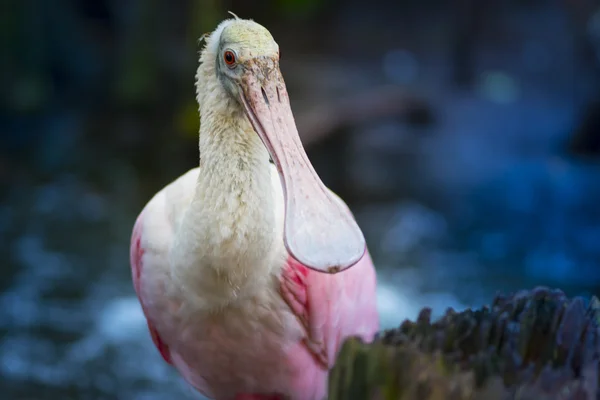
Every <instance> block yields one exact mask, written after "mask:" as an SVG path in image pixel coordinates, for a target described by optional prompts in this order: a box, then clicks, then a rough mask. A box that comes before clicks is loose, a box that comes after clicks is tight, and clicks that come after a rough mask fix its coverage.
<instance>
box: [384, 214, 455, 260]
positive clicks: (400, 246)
mask: <svg viewBox="0 0 600 400" xmlns="http://www.w3.org/2000/svg"><path fill="white" fill-rule="evenodd" d="M445 232H446V221H445V220H444V218H443V217H442V216H440V215H439V214H436V213H434V212H433V211H431V210H428V209H427V208H425V207H423V206H422V205H420V204H409V205H405V206H403V207H401V208H399V209H398V212H397V213H396V215H395V216H394V217H393V220H392V224H391V228H390V229H389V230H388V231H387V232H386V234H385V236H384V238H383V240H382V244H381V245H382V249H383V251H384V252H385V253H388V254H389V253H406V252H408V251H410V250H412V249H414V248H415V247H417V246H418V245H419V244H421V243H422V242H424V241H427V240H431V239H437V238H440V237H442V236H443V235H444V234H445Z"/></svg>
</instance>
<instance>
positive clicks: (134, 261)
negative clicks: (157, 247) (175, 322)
mask: <svg viewBox="0 0 600 400" xmlns="http://www.w3.org/2000/svg"><path fill="white" fill-rule="evenodd" d="M143 215H144V213H143V212H142V213H141V214H140V215H139V216H138V218H137V220H136V221H135V225H134V227H133V233H132V235H131V247H130V249H129V261H130V264H131V276H132V279H133V287H134V289H135V292H136V294H137V296H138V299H139V301H140V305H141V306H142V310H143V311H144V314H145V315H146V321H147V323H148V330H149V331H150V336H151V337H152V341H153V342H154V345H155V346H156V348H157V349H158V351H159V352H160V355H161V356H162V357H163V358H164V360H165V361H166V362H167V363H169V364H171V365H173V361H172V360H171V353H170V351H169V348H168V346H167V345H166V344H165V342H164V341H163V340H162V339H161V337H160V336H159V334H158V332H157V330H156V328H154V326H153V325H152V322H151V321H150V319H149V318H148V313H147V312H146V310H145V308H144V301H143V299H142V291H141V285H142V281H141V275H142V268H143V264H144V247H143V246H142V235H143V228H142V227H143Z"/></svg>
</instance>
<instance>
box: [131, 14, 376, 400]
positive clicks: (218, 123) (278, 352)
mask: <svg viewBox="0 0 600 400" xmlns="http://www.w3.org/2000/svg"><path fill="white" fill-rule="evenodd" d="M196 80H197V83H196V88H197V91H196V92H197V100H198V103H199V111H200V118H201V127H200V140H199V142H200V144H199V146H200V165H199V167H198V168H195V169H192V170H190V171H189V172H187V173H186V174H184V175H183V176H181V177H180V178H178V179H177V180H175V181H174V182H172V183H171V184H169V185H168V186H167V187H165V188H164V189H163V190H161V191H160V192H158V193H157V194H156V195H155V196H154V197H153V198H152V199H151V200H150V202H149V203H148V204H147V205H146V207H145V208H144V209H143V210H142V212H141V213H140V215H139V217H138V218H137V221H136V223H135V226H134V228H133V235H132V240H131V268H132V276H133V283H134V287H135V291H136V293H137V295H138V298H139V300H140V303H141V305H142V308H143V310H144V314H145V316H146V319H147V322H148V328H149V330H150V334H151V336H152V339H153V341H154V344H155V345H156V347H157V348H158V350H159V351H160V353H161V355H162V357H163V358H164V359H165V361H166V362H167V363H169V364H171V365H173V366H174V367H175V368H176V369H177V370H178V371H179V372H180V373H181V375H182V376H183V377H184V378H185V380H186V381H187V382H188V383H189V384H191V385H192V386H193V387H195V388H196V389H197V390H198V391H200V392H201V393H203V394H204V395H205V396H208V397H211V398H216V399H249V398H252V399H299V400H305V399H307V400H308V399H315V400H320V399H323V398H325V397H326V390H327V373H328V370H329V368H330V367H331V366H332V365H333V361H334V358H335V355H336V353H337V351H338V350H339V347H340V345H341V343H342V341H343V340H344V339H345V338H346V337H348V336H360V337H362V338H363V339H365V340H371V339H372V338H373V335H374V333H375V332H376V331H377V329H378V325H379V320H378V316H377V312H376V299H375V285H376V276H375V270H374V268H373V264H372V261H371V258H370V256H369V253H368V251H367V250H366V245H365V241H364V238H363V235H362V232H361V230H360V228H359V227H358V225H357V223H356V221H355V220H354V217H353V216H352V214H351V212H350V210H349V209H348V207H347V206H346V205H345V203H344V202H343V201H342V200H341V199H340V198H339V197H337V196H336V195H335V194H333V193H332V192H331V191H330V190H329V189H327V188H326V187H325V186H324V185H323V183H322V182H321V180H320V179H319V177H318V176H317V174H316V172H315V171H314V169H313V167H312V165H311V163H310V161H309V160H308V157H307V155H306V153H305V152H304V149H303V147H302V144H301V142H300V138H299V136H298V131H297V129H296V125H295V122H294V117H293V115H292V111H291V107H290V102H289V98H288V93H287V90H286V87H285V84H284V81H283V78H282V76H281V72H280V70H279V46H278V45H277V43H276V42H275V41H274V39H273V37H272V36H271V34H270V33H269V31H268V30H267V29H265V28H264V27H263V26H261V25H259V24H257V23H255V22H253V21H251V20H242V19H239V18H237V17H235V18H234V19H229V20H225V21H223V22H222V23H221V24H220V25H219V26H218V27H217V28H216V30H215V31H214V32H213V33H212V34H210V36H208V37H207V38H206V46H205V48H204V50H203V51H202V53H201V56H200V65H199V67H198V71H197V74H196ZM270 160H272V162H271V161H270ZM350 267H352V268H350Z"/></svg>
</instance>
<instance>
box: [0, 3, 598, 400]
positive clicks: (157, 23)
mask: <svg viewBox="0 0 600 400" xmlns="http://www.w3.org/2000/svg"><path fill="white" fill-rule="evenodd" d="M258 3H260V5H259V4H258ZM1 8H2V11H1V12H0V49H1V60H2V61H1V72H2V73H1V75H0V103H1V105H0V239H1V240H0V243H1V244H0V257H1V259H2V269H0V393H1V394H0V398H1V399H31V400H45V399H64V400H66V399H135V400H150V399H173V398H179V399H186V398H190V399H191V398H196V397H194V394H193V393H192V391H191V390H190V389H188V388H187V387H186V386H185V384H183V383H182V381H181V380H180V378H179V377H178V376H177V375H176V374H175V373H174V372H173V371H172V370H171V369H170V368H168V367H167V366H166V365H165V364H164V363H163V362H162V359H161V358H160V356H159V354H158V352H157V351H156V350H154V348H153V345H152V344H151V340H150V337H149V335H148V333H147V330H146V326H145V322H144V319H143V316H142V314H141V311H140V308H139V306H138V303H137V300H136V298H135V295H134V291H133V288H132V285H131V278H130V270H129V254H128V251H129V238H130V234H131V228H132V225H133V222H134V220H135V217H136V216H137V214H138V213H139V211H140V210H141V209H142V207H143V206H144V205H145V203H146V202H147V201H148V200H149V199H150V197H151V196H152V195H153V194H154V193H155V192H157V191H158V190H159V189H161V188H162V187H163V186H164V185H165V184H167V183H169V182H170V181H171V180H173V179H174V178H175V177H177V176H178V175H180V174H181V173H183V172H184V171H187V170H188V169H189V168H191V167H193V166H195V165H197V162H198V151H197V134H198V126H199V121H198V116H197V105H196V103H195V99H194V72H195V69H196V66H197V58H198V52H199V50H200V48H201V45H200V44H199V43H198V38H199V37H200V36H201V35H202V34H203V33H205V32H209V31H211V30H213V29H214V28H215V26H216V25H217V23H218V22H220V21H221V20H222V19H225V18H229V15H228V14H227V13H226V12H227V10H231V11H233V12H235V13H237V14H238V15H239V16H240V17H242V18H253V19H255V20H256V21H257V22H259V23H261V24H263V25H265V26H266V27H267V28H268V29H269V30H271V32H272V33H273V35H274V37H275V38H276V40H277V41H278V43H279V45H280V47H281V49H282V61H281V69H282V71H283V74H284V76H285V78H286V82H287V85H288V90H289V92H290V97H291V99H292V107H293V109H294V112H295V115H296V120H297V123H298V126H299V130H300V133H301V136H302V138H303V140H304V142H305V145H306V147H307V151H308V153H309V156H310V158H311V160H312V161H313V163H314V165H315V167H316V169H317V170H318V172H319V173H320V174H321V176H322V178H323V180H324V181H325V183H326V184H328V185H329V186H330V187H331V188H332V189H333V190H335V191H337V192H338V193H339V194H340V195H341V196H342V197H343V198H344V199H346V201H347V202H348V204H349V205H350V207H351V208H352V210H353V211H354V212H355V214H356V216H357V219H358V221H359V223H360V224H361V226H362V227H363V230H364V232H365V235H366V237H367V240H368V244H369V247H370V250H371V253H372V255H373V258H374V260H375V264H376V266H377V268H378V273H379V278H380V287H379V308H380V312H381V316H382V322H383V325H384V327H391V326H394V325H397V324H398V323H400V322H401V321H402V320H403V319H404V318H407V317H414V316H415V315H416V313H417V311H418V309H419V307H422V306H425V305H429V306H432V307H433V309H434V312H435V313H437V314H439V313H442V312H443V311H444V310H445V309H446V307H454V308H456V309H461V308H464V307H470V306H479V305H482V304H485V303H486V302H489V301H490V300H491V299H492V297H493V295H494V294H495V293H496V291H498V290H501V291H513V290H516V289H519V288H532V287H534V286H537V285H548V286H551V287H559V288H562V289H563V290H565V291H566V292H567V293H568V294H569V295H589V294H592V293H596V294H598V292H600V162H599V161H600V3H599V2H598V0H553V1H551V0H502V1H500V0H494V1H492V0H490V1H486V2H483V1H480V0H450V1H442V0H418V1H417V0H410V1H409V0H405V1H396V0H388V1H386V0H370V1H369V2H364V1H359V0H321V1H319V0H268V1H262V2H251V1H245V0H172V1H158V0H122V1H117V0H57V1H53V2H50V1H44V0H3V1H2V5H1Z"/></svg>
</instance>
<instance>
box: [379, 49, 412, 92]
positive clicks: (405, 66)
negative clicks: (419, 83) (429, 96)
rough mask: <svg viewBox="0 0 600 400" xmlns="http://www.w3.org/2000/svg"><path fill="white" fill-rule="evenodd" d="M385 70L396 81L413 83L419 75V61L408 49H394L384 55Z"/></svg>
mask: <svg viewBox="0 0 600 400" xmlns="http://www.w3.org/2000/svg"><path fill="white" fill-rule="evenodd" d="M383 72H384V73H385V75H386V77H387V78H388V79H389V80H391V81H392V82H394V83H398V84H407V83H411V82H413V81H414V80H415V79H417V76H418V75H419V62H418V61H417V59H416V57H415V56H414V55H413V54H412V53H411V52H409V51H407V50H400V49H399V50H392V51H389V52H387V53H386V54H385V55H384V56H383Z"/></svg>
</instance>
